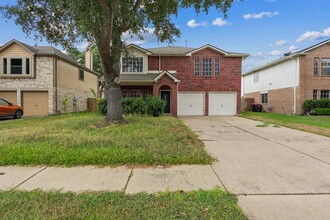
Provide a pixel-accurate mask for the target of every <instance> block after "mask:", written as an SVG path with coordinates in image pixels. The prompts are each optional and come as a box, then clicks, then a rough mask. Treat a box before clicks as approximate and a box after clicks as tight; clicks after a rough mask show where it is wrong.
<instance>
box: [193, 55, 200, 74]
mask: <svg viewBox="0 0 330 220" xmlns="http://www.w3.org/2000/svg"><path fill="white" fill-rule="evenodd" d="M194 75H195V76H199V59H198V58H196V59H195V64H194Z"/></svg>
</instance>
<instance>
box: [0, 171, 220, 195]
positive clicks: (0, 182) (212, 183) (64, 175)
mask: <svg viewBox="0 0 330 220" xmlns="http://www.w3.org/2000/svg"><path fill="white" fill-rule="evenodd" d="M215 187H220V188H223V186H222V185H221V182H220V181H219V179H218V177H217V175H216V174H215V172H214V171H213V169H212V167H211V166H209V165H205V166H200V165H194V166H188V165H182V166H173V167H169V168H164V167H161V166H159V167H152V168H128V167H116V168H111V167H103V168H97V167H93V166H85V167H71V168H63V167H46V166H45V167H18V166H8V167H0V191H1V190H13V189H14V190H27V191H30V190H35V189H40V190H43V191H51V190H57V191H61V192H68V191H70V192H76V193H82V192H87V191H123V192H125V193H127V194H134V193H139V192H147V193H156V192H160V191H167V190H169V191H177V190H183V191H192V190H198V189H205V190H208V189H213V188H215Z"/></svg>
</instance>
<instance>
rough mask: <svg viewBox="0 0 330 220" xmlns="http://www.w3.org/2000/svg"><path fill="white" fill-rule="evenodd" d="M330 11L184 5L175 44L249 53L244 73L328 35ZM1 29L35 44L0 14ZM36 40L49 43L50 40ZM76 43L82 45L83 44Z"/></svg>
mask: <svg viewBox="0 0 330 220" xmlns="http://www.w3.org/2000/svg"><path fill="white" fill-rule="evenodd" d="M8 2H12V1H9V0H1V4H3V3H8ZM329 10H330V1H329V0H245V1H235V2H234V4H233V6H232V7H231V8H230V9H229V12H228V17H227V18H226V19H224V17H223V15H222V14H220V13H218V12H217V11H215V10H210V12H209V13H208V15H206V14H204V13H201V14H199V15H196V13H195V12H194V10H192V9H185V10H181V11H180V12H179V14H178V17H176V18H173V21H174V22H175V24H176V25H177V27H179V28H180V30H181V37H180V38H178V39H176V43H175V44H174V45H176V46H185V44H186V41H187V46H188V47H199V46H202V45H205V44H212V45H214V46H216V47H219V48H221V49H223V50H227V51H234V52H244V53H248V54H250V57H249V58H247V59H246V60H245V61H244V62H243V72H246V71H248V70H250V69H252V68H255V67H258V66H260V65H262V64H265V63H268V62H271V61H272V60H275V59H278V58H280V57H282V56H283V54H284V53H286V52H289V51H295V50H299V49H303V48H306V47H308V46H311V45H313V44H316V43H318V42H320V41H322V40H324V39H328V38H330V22H329V21H330V13H329ZM0 30H1V34H0V44H4V43H6V42H8V41H9V40H11V39H13V38H15V39H17V40H20V41H23V42H25V43H28V44H31V45H33V44H35V42H34V40H33V39H32V38H28V37H27V36H26V35H25V34H24V33H23V32H22V31H21V28H20V27H19V26H16V25H15V24H14V22H12V21H9V22H5V21H4V20H3V19H1V20H0ZM151 30H152V29H151ZM131 41H132V42H133V43H138V44H140V45H141V46H143V47H147V48H148V47H157V46H166V45H164V44H159V43H158V42H157V39H156V38H155V37H154V36H152V34H146V35H145V39H144V41H137V39H135V38H133V39H132V40H131ZM37 43H38V45H47V44H49V43H47V41H43V42H37ZM129 43H130V42H129ZM77 47H79V48H83V47H84V44H82V45H77ZM57 48H59V49H61V48H60V47H57Z"/></svg>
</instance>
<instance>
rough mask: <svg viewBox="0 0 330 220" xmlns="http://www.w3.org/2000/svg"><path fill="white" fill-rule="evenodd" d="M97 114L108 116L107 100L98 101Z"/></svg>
mask: <svg viewBox="0 0 330 220" xmlns="http://www.w3.org/2000/svg"><path fill="white" fill-rule="evenodd" d="M96 102H97V112H98V113H100V114H102V115H106V114H107V100H106V99H97V101H96Z"/></svg>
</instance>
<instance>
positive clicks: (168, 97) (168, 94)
mask: <svg viewBox="0 0 330 220" xmlns="http://www.w3.org/2000/svg"><path fill="white" fill-rule="evenodd" d="M160 98H161V99H162V100H164V101H165V102H166V105H165V110H164V113H166V114H170V113H171V91H160Z"/></svg>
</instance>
